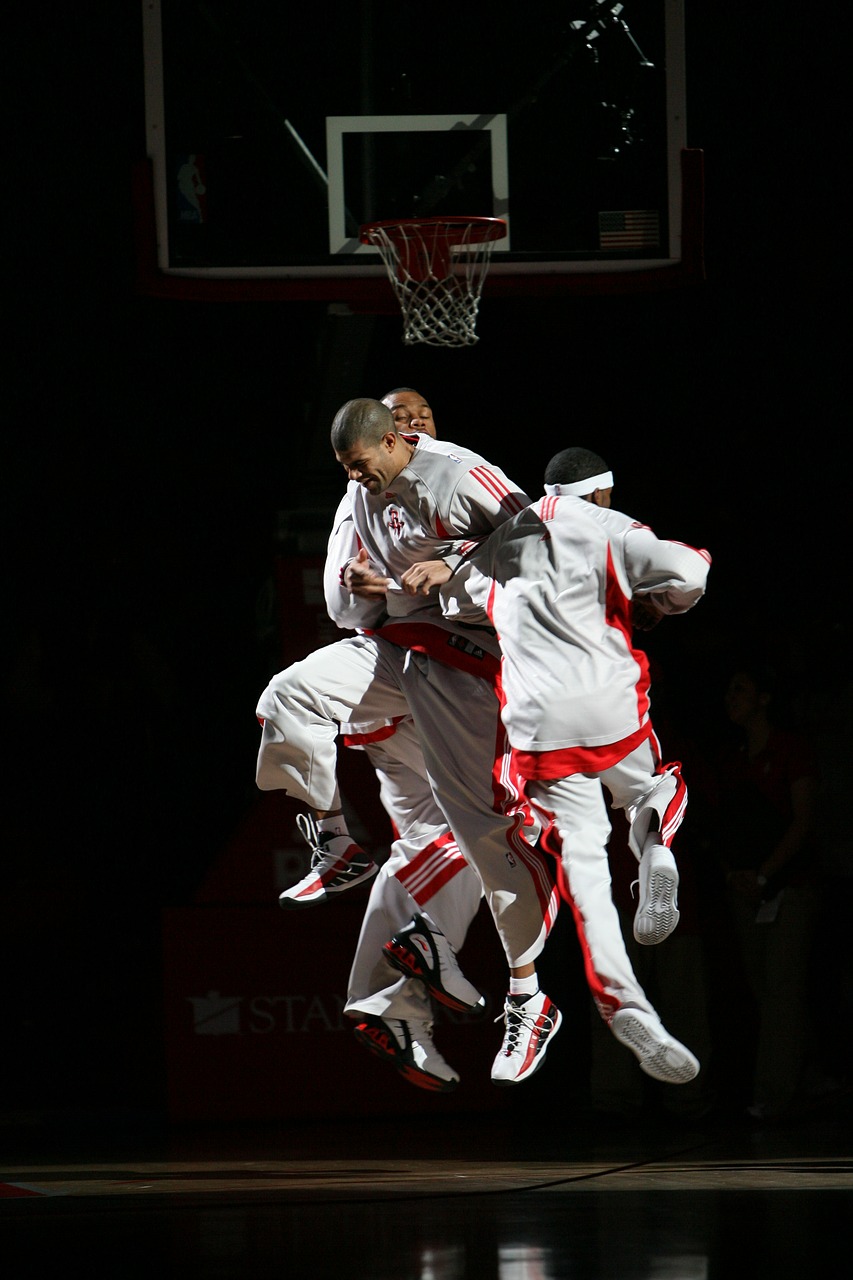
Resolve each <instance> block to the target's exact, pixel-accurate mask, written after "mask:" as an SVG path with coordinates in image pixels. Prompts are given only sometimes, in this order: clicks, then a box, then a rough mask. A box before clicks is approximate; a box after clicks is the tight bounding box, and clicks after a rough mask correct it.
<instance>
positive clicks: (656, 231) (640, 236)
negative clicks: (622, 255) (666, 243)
mask: <svg viewBox="0 0 853 1280" xmlns="http://www.w3.org/2000/svg"><path fill="white" fill-rule="evenodd" d="M598 243H599V246H600V248H602V249H635V248H636V247H637V246H638V245H647V246H648V245H652V246H654V245H659V244H660V218H659V216H658V212H657V210H656V209H618V210H610V211H608V212H606V213H599V215H598Z"/></svg>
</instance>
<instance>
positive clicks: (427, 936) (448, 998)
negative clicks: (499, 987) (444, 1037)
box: [382, 915, 486, 1013]
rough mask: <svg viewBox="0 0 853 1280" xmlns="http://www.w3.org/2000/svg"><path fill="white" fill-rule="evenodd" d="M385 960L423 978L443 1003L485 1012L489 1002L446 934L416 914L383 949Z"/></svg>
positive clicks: (402, 971)
mask: <svg viewBox="0 0 853 1280" xmlns="http://www.w3.org/2000/svg"><path fill="white" fill-rule="evenodd" d="M382 952H383V954H384V956H385V959H386V960H388V961H389V963H390V964H393V965H394V967H395V968H396V969H399V970H400V972H401V973H404V974H405V975H406V977H407V978H419V979H420V981H421V982H423V984H424V986H425V987H426V988H427V990H428V991H429V993H430V995H432V996H434V997H435V999H436V1000H437V1001H438V1002H439V1004H443V1005H446V1006H447V1008H448V1009H455V1010H456V1011H457V1012H458V1013H483V1012H484V1011H485V1008H486V1001H485V999H484V998H483V996H482V995H480V992H479V991H478V990H477V988H476V987H475V986H474V985H473V984H472V983H470V982H469V981H468V979H467V978H466V977H465V974H464V973H463V972H462V970H461V969H460V968H459V961H458V960H457V959H456V953H455V951H454V950H453V947H452V946H451V945H450V943H449V942H448V940H447V938H446V937H445V936H444V934H443V933H441V932H439V930H438V929H435V928H432V927H431V926H430V925H428V924H427V922H426V920H425V919H424V917H423V916H421V915H416V916H415V918H414V919H413V920H412V923H411V924H408V925H406V927H405V929H401V930H400V931H399V933H395V934H394V937H393V938H392V939H391V941H390V942H386V943H385V946H384V947H383V948H382Z"/></svg>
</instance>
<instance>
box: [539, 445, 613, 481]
mask: <svg viewBox="0 0 853 1280" xmlns="http://www.w3.org/2000/svg"><path fill="white" fill-rule="evenodd" d="M609 470H610V468H609V467H608V465H607V463H606V462H605V461H604V459H603V458H602V457H600V455H599V454H597V453H593V451H592V450H591V449H583V448H581V446H580V445H573V446H572V447H571V448H570V449H562V450H561V451H560V452H559V453H555V454H554V457H553V458H552V459H551V461H550V462H549V463H548V465H547V467H546V468H545V483H546V484H576V483H577V482H578V480H591V479H592V477H593V476H600V475H601V473H602V472H603V471H609Z"/></svg>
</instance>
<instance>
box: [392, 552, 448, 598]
mask: <svg viewBox="0 0 853 1280" xmlns="http://www.w3.org/2000/svg"><path fill="white" fill-rule="evenodd" d="M450 574H451V570H450V566H449V565H448V564H446V563H445V561H444V560H422V561H421V562H420V564H413V565H412V566H411V568H409V569H407V570H406V572H405V573H404V574H403V576H402V578H401V579H400V583H401V585H402V588H403V590H404V591H407V592H408V593H409V595H410V596H417V595H424V596H427V595H429V592H430V588H431V587H435V586H441V584H442V583H443V582H447V580H448V578H449V577H450Z"/></svg>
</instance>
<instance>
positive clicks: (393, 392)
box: [379, 387, 426, 401]
mask: <svg viewBox="0 0 853 1280" xmlns="http://www.w3.org/2000/svg"><path fill="white" fill-rule="evenodd" d="M400 391H410V392H411V393H412V395H414V396H420V397H421V399H422V400H423V401H426V396H425V395H424V394H423V393H422V392H420V391H418V389H417V387H392V388H391V390H390V391H386V392H385V395H384V396H380V397H379V399H380V400H387V399H388V397H389V396H396V395H397V394H398V393H399V392H400Z"/></svg>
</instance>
